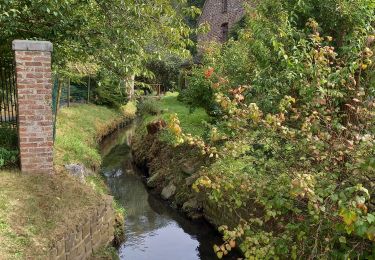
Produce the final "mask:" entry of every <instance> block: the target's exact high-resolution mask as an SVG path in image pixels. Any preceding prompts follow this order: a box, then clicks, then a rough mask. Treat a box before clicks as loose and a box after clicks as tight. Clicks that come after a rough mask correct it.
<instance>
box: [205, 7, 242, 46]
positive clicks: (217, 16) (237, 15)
mask: <svg viewBox="0 0 375 260" xmlns="http://www.w3.org/2000/svg"><path fill="white" fill-rule="evenodd" d="M244 2H245V0H228V9H227V12H226V13H223V1H222V0H206V3H205V5H204V7H203V11H202V15H201V17H200V18H199V21H198V23H199V24H203V23H205V22H207V23H209V25H210V31H209V32H208V33H206V34H200V35H198V44H199V45H202V44H204V42H209V41H218V42H224V41H225V39H223V37H222V25H223V24H225V23H228V29H229V30H230V29H231V28H232V27H233V25H234V24H235V23H236V22H238V21H239V20H241V18H242V17H243V15H244V12H245V9H244Z"/></svg>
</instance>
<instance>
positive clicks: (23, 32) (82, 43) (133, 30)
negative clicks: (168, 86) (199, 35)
mask: <svg viewBox="0 0 375 260" xmlns="http://www.w3.org/2000/svg"><path fill="white" fill-rule="evenodd" d="M198 12H199V10H197V9H196V8H193V7H189V6H187V5H186V1H184V0H177V1H175V0H173V1H171V0H156V1H152V3H150V2H149V1H144V0H142V1H138V0H137V1H136V0H125V1H123V0H115V1H111V4H110V5H108V3H107V1H102V0H89V1H78V0H66V1H55V0H38V1H28V0H9V1H3V2H2V3H0V26H1V28H3V30H2V31H1V32H0V49H1V50H2V52H10V48H11V42H12V41H13V40H14V39H39V40H49V41H51V42H52V43H53V44H54V52H53V56H54V57H53V60H54V62H53V67H54V71H55V72H56V73H57V74H59V76H65V77H73V76H74V75H77V74H80V75H81V74H82V70H81V69H80V68H89V67H92V68H95V70H94V73H95V72H96V71H105V73H106V75H107V76H108V77H109V80H111V81H118V82H122V83H124V82H126V81H129V78H131V77H132V76H134V75H137V76H146V77H150V76H151V73H150V72H149V71H148V69H147V67H146V66H145V64H147V62H148V61H150V60H160V59H162V58H163V57H166V56H168V55H171V54H173V55H177V56H183V57H186V56H187V55H188V52H187V51H186V47H187V46H189V45H191V44H192V42H191V40H190V39H189V35H190V33H191V30H190V29H189V27H188V26H187V25H186V24H185V21H184V18H185V16H190V15H191V16H194V15H196V14H197V13H198ZM78 67H79V68H78ZM86 71H87V69H86ZM86 74H88V72H86ZM81 76H82V75H81ZM123 85H124V84H123Z"/></svg>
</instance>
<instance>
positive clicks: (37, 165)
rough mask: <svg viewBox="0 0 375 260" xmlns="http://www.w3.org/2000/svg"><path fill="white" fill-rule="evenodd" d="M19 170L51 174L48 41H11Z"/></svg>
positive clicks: (49, 49) (49, 61)
mask: <svg viewBox="0 0 375 260" xmlns="http://www.w3.org/2000/svg"><path fill="white" fill-rule="evenodd" d="M13 50H14V51H15V61H16V82H17V94H18V130H19V146H20V160H21V170H22V172H25V173H52V171H53V120H52V106H51V104H52V80H51V51H52V44H51V43H49V42H36V41H14V42H13Z"/></svg>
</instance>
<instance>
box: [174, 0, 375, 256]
mask: <svg viewBox="0 0 375 260" xmlns="http://www.w3.org/2000/svg"><path fill="white" fill-rule="evenodd" d="M338 6H340V8H338ZM374 8H375V6H374V2H373V1H368V0H355V1H336V0H328V1H327V0H324V1H323V0H322V1H320V0H318V1H316V0H306V1H281V0H276V1H275V0H264V1H261V2H259V4H258V6H257V9H256V10H253V11H252V13H251V17H252V19H249V20H248V21H247V24H246V26H245V27H244V28H243V29H242V32H241V33H240V34H239V40H238V41H236V42H235V41H232V42H231V41H230V42H228V43H227V45H225V46H224V47H223V48H222V49H219V50H217V49H216V48H215V46H214V47H212V48H210V47H209V48H208V49H207V52H206V54H205V55H206V57H205V58H204V63H203V66H202V67H200V68H196V70H195V71H194V70H193V72H192V75H191V79H190V80H189V81H190V82H189V89H188V90H187V91H186V92H184V95H183V97H182V98H183V100H185V101H186V102H187V103H189V102H190V103H191V104H194V105H196V106H201V107H204V108H205V109H211V108H210V107H211V106H210V107H208V106H207V104H212V103H214V104H216V105H217V106H218V107H219V110H220V114H219V116H218V117H217V120H216V124H215V125H213V126H212V127H211V133H210V135H209V136H210V138H208V140H202V139H201V138H198V137H191V136H188V135H185V136H184V135H183V134H181V133H180V134H179V136H182V137H184V138H185V141H186V142H188V143H190V144H194V145H196V146H198V147H199V148H201V150H202V153H203V154H206V155H207V156H208V157H209V158H211V160H212V165H211V166H210V167H207V168H205V169H203V170H202V171H201V177H200V178H199V180H198V181H197V182H196V183H195V186H194V187H195V189H196V191H197V192H203V193H204V194H205V195H206V196H207V197H208V198H209V199H210V200H211V201H212V202H213V203H214V204H215V205H217V206H218V207H220V208H222V209H229V212H233V215H234V216H235V217H234V219H240V220H241V221H238V226H234V227H233V226H229V223H231V222H230V221H228V223H223V224H224V225H223V226H222V227H221V228H220V231H221V232H222V233H223V235H224V236H223V237H224V240H225V243H224V245H222V246H218V247H215V251H216V252H217V254H218V256H219V257H222V256H223V255H225V254H227V253H228V252H227V251H229V250H230V249H231V248H232V246H233V245H235V244H236V243H235V242H234V241H235V240H237V244H238V243H241V244H240V248H241V250H242V251H243V252H244V255H245V257H246V258H247V259H269V258H275V259H277V258H282V259H284V258H285V259H344V258H345V259H346V258H358V259H370V258H372V257H373V255H374V242H375V200H374V197H375V183H374V181H373V180H374V176H375V163H374V162H375V161H374V158H375V136H374V133H375V121H374V120H375V117H374V114H375V106H374V96H373V93H374V86H375V77H374V75H375V74H374V71H375V65H374V62H375V59H374V57H375V56H374V52H375V35H374V33H375V28H374V24H375V14H374V12H373V10H374ZM229 54H231V55H229ZM227 55H229V56H232V58H231V59H230V57H229V56H227ZM236 66H237V69H236ZM176 121H177V120H176ZM204 141H205V142H204ZM215 158H218V159H219V160H215ZM228 226H229V227H228Z"/></svg>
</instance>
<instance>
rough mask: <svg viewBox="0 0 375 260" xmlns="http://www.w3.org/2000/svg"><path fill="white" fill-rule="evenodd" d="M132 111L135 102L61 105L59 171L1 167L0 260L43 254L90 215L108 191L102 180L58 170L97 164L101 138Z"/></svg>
mask: <svg viewBox="0 0 375 260" xmlns="http://www.w3.org/2000/svg"><path fill="white" fill-rule="evenodd" d="M135 113H136V107H135V104H128V105H126V106H124V107H122V108H121V110H120V111H115V110H112V109H109V108H106V107H99V106H94V105H80V106H74V107H70V108H63V109H61V110H60V111H59V115H58V120H57V132H56V134H57V138H56V140H55V161H54V163H55V168H56V170H57V174H55V175H53V176H51V175H48V176H46V175H37V174H36V175H24V174H21V173H19V172H16V171H13V172H12V171H5V170H3V171H0V259H40V258H43V257H42V256H44V257H45V256H46V255H47V254H48V250H49V248H51V246H52V244H53V241H56V240H57V239H61V238H62V237H59V236H61V235H62V234H64V233H65V232H66V230H67V229H74V228H75V224H77V223H80V222H81V221H82V220H83V219H84V218H87V217H88V216H89V215H90V213H91V212H92V210H93V209H94V208H96V206H97V205H98V204H99V202H100V201H101V199H102V195H101V194H103V193H108V190H107V189H106V186H105V184H104V182H103V180H102V179H101V178H100V176H97V175H95V176H92V177H90V178H88V179H87V185H83V184H82V183H80V182H78V181H77V180H76V179H75V178H73V177H71V176H69V175H68V174H66V173H64V172H63V171H62V170H61V169H63V166H64V164H67V163H82V164H84V165H85V166H86V167H89V168H92V169H97V168H98V167H99V166H100V163H101V157H100V153H99V150H98V149H97V148H98V142H99V140H100V139H101V138H102V137H103V136H105V135H106V134H108V133H109V132H110V131H112V130H113V129H114V128H115V127H117V125H118V124H119V123H121V122H123V121H124V120H125V119H130V118H132V117H135ZM43 259H44V258H43Z"/></svg>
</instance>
